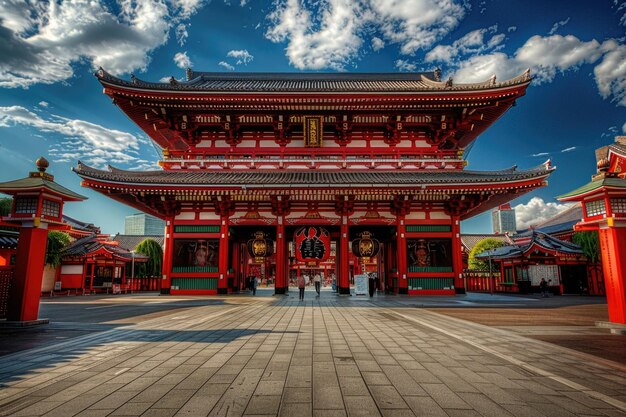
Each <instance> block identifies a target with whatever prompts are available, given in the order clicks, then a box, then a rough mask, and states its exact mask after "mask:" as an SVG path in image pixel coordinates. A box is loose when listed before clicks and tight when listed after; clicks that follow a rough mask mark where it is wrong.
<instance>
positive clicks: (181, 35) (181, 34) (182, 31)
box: [174, 23, 189, 46]
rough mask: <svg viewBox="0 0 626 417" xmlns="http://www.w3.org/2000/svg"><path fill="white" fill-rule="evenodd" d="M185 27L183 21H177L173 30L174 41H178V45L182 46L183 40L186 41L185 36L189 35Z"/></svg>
mask: <svg viewBox="0 0 626 417" xmlns="http://www.w3.org/2000/svg"><path fill="white" fill-rule="evenodd" d="M187 27H188V25H186V24H185V23H179V24H178V26H176V30H175V31H174V33H175V34H176V42H178V44H179V45H180V46H183V45H184V44H185V42H187V38H188V37H189V32H187Z"/></svg>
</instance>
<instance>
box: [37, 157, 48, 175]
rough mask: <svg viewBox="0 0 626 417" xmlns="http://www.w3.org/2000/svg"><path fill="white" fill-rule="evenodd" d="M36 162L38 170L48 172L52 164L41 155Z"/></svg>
mask: <svg viewBox="0 0 626 417" xmlns="http://www.w3.org/2000/svg"><path fill="white" fill-rule="evenodd" d="M35 164H36V165H37V170H38V171H39V172H46V168H48V167H49V166H50V163H49V162H48V160H47V159H46V158H44V157H43V156H41V157H39V159H37V160H36V161H35Z"/></svg>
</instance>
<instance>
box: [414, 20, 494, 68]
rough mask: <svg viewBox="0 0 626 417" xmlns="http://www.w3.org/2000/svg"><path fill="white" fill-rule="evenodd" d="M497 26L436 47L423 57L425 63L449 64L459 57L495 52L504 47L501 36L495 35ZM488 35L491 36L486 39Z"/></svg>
mask: <svg viewBox="0 0 626 417" xmlns="http://www.w3.org/2000/svg"><path fill="white" fill-rule="evenodd" d="M497 31H498V26H497V25H494V26H491V27H488V28H484V29H476V30H473V31H471V32H469V33H467V34H465V35H464V36H463V37H461V38H460V39H457V40H456V41H454V42H453V43H452V44H451V45H437V46H436V47H434V48H433V49H432V50H431V51H429V52H428V53H427V54H426V56H425V61H426V62H445V63H448V64H451V63H453V62H454V60H455V59H456V58H457V57H458V56H461V55H476V54H479V53H483V52H485V51H492V52H493V51H497V50H498V49H501V48H502V47H503V46H504V45H503V42H504V39H505V38H506V37H505V35H503V34H495V33H496V32H497ZM488 35H493V36H491V37H489V39H487V38H486V37H487V36H488Z"/></svg>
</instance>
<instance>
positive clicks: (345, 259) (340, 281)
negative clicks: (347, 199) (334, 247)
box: [337, 215, 350, 294]
mask: <svg viewBox="0 0 626 417" xmlns="http://www.w3.org/2000/svg"><path fill="white" fill-rule="evenodd" d="M349 245H350V235H349V232H348V216H345V215H342V216H341V230H340V232H339V262H340V264H339V268H338V270H339V276H338V277H337V292H338V293H339V294H350V255H349V254H350V251H349Z"/></svg>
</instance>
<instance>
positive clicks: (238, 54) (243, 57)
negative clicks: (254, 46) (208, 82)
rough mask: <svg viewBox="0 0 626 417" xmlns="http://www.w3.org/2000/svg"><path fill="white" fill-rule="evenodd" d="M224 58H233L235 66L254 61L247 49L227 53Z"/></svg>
mask: <svg viewBox="0 0 626 417" xmlns="http://www.w3.org/2000/svg"><path fill="white" fill-rule="evenodd" d="M226 56H227V57H229V58H235V59H236V60H237V62H236V63H235V64H236V65H248V63H249V62H252V60H254V56H252V55H251V54H250V52H248V50H247V49H240V50H232V51H228V53H227V54H226Z"/></svg>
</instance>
